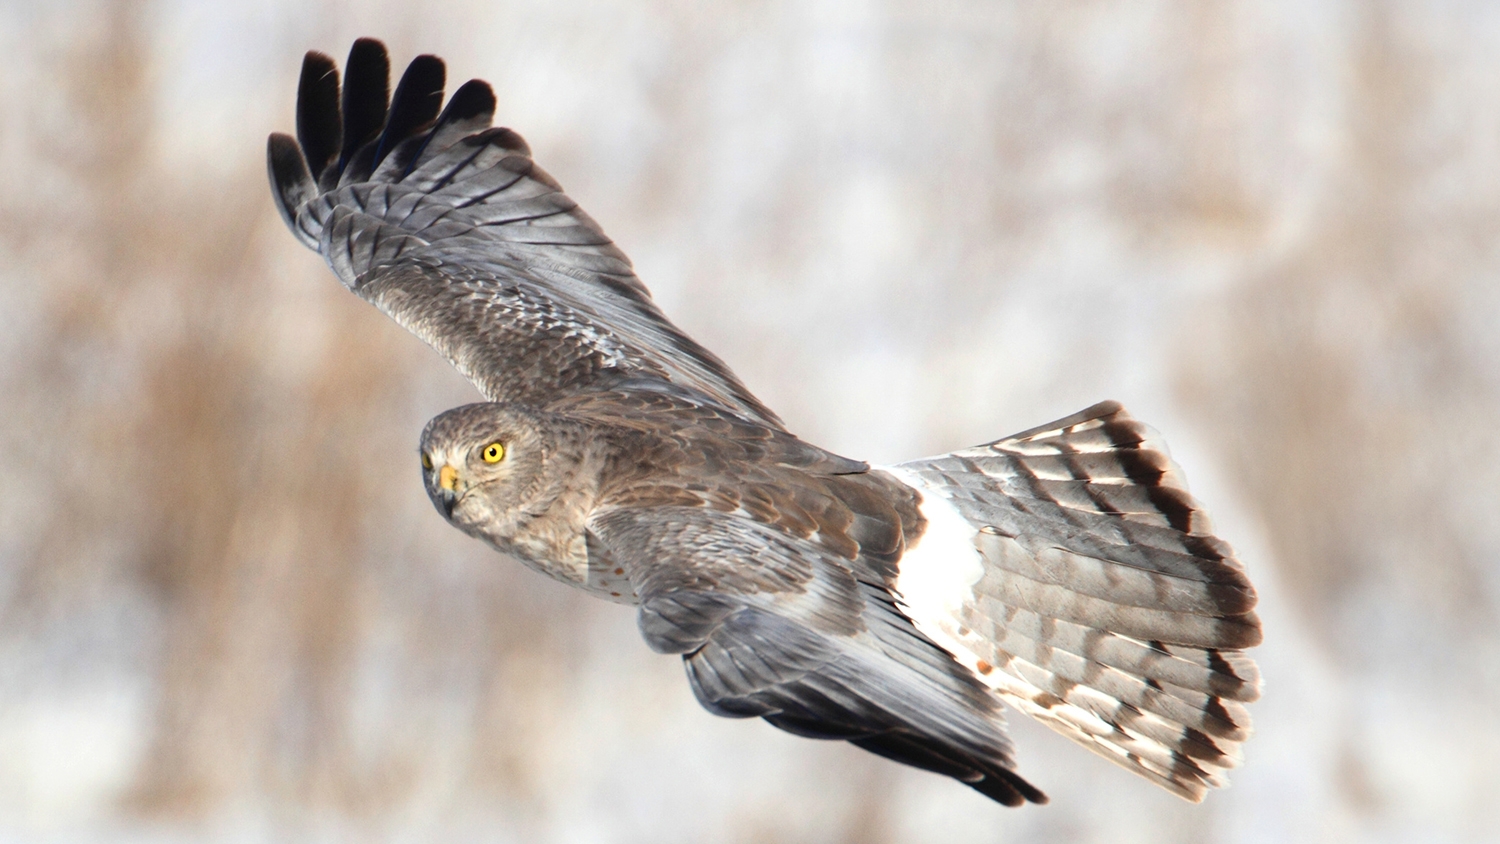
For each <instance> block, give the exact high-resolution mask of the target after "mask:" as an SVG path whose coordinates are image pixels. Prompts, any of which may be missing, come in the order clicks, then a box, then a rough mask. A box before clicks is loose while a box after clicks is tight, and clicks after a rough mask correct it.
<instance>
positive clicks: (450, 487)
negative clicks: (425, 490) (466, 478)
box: [438, 463, 458, 518]
mask: <svg viewBox="0 0 1500 844" xmlns="http://www.w3.org/2000/svg"><path fill="white" fill-rule="evenodd" d="M438 498H439V501H440V503H441V505H442V508H443V515H444V516H447V517H449V518H452V517H453V508H454V506H455V505H457V504H458V470H457V469H455V468H453V467H452V466H451V465H449V464H447V463H444V464H443V468H441V469H439V470H438Z"/></svg>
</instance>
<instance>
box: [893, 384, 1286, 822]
mask: <svg viewBox="0 0 1500 844" xmlns="http://www.w3.org/2000/svg"><path fill="white" fill-rule="evenodd" d="M888 471H890V472H891V473H892V474H893V475H895V476H896V477H897V478H898V479H900V480H902V481H903V482H905V483H907V484H908V485H910V486H912V487H914V488H916V489H917V490H918V491H919V492H920V493H921V494H922V495H923V504H922V510H923V515H924V516H925V517H927V518H928V525H929V526H928V531H929V533H930V534H933V535H936V534H939V533H941V534H943V536H942V537H941V538H930V537H929V536H927V535H924V536H923V537H920V538H918V540H917V542H916V544H915V545H914V547H913V548H912V549H910V550H909V551H908V554H907V556H906V557H903V559H902V561H901V566H902V569H901V578H900V579H898V583H897V586H898V591H900V590H902V589H904V588H905V586H904V585H903V584H909V585H910V588H906V592H909V593H910V594H909V595H905V597H904V601H903V606H904V607H905V608H906V611H907V612H908V614H909V615H910V616H911V617H912V619H913V621H914V622H916V624H917V626H918V627H919V629H922V630H923V632H925V633H927V634H928V635H929V636H930V637H932V638H933V639H934V641H937V642H939V643H940V644H942V645H943V646H944V647H945V648H946V649H948V650H949V651H950V652H951V653H953V654H954V656H955V658H957V659H958V660H959V661H960V662H961V663H963V664H965V665H967V666H969V667H970V668H971V669H972V670H973V671H974V672H975V674H976V675H977V676H979V677H980V678H981V679H982V680H984V681H985V682H986V683H987V684H989V685H990V687H991V688H993V689H994V690H995V692H996V693H997V694H998V695H999V696H1000V697H1001V698H1002V699H1003V700H1005V701H1007V702H1008V703H1010V704H1011V705H1013V706H1015V707H1016V708H1017V709H1019V710H1020V711H1022V712H1025V713H1027V714H1028V715H1031V716H1033V717H1035V718H1037V719H1038V720H1040V721H1042V722H1043V723H1046V724H1047V725H1048V726H1050V727H1052V728H1053V729H1055V730H1057V731H1058V732H1060V733H1062V734H1064V735H1066V736H1068V737H1069V738H1071V739H1073V740H1074V741H1077V742H1079V743H1080V744H1083V745H1084V746H1086V747H1088V748H1089V749H1091V750H1094V751H1095V752H1097V753H1099V754H1100V755H1102V756H1104V757H1105V758H1107V759H1110V760H1111V761H1114V762H1116V763H1118V764H1120V765H1123V766H1125V767H1126V768H1129V769H1130V770H1132V771H1134V772H1135V773H1137V774H1140V775H1141V776H1144V777H1146V778H1147V779H1150V780H1152V781H1153V782H1156V783H1157V784H1159V785H1161V786H1163V787H1165V788H1167V789H1169V790H1171V791H1172V792H1173V793H1176V794H1178V795H1180V796H1182V797H1185V798H1187V799H1189V800H1193V801H1197V800H1201V799H1202V798H1203V796H1204V794H1205V793H1206V792H1207V790H1208V789H1209V788H1212V787H1217V786H1222V785H1224V784H1225V778H1224V772H1225V771H1227V770H1228V769H1230V768H1233V767H1235V766H1237V765H1238V764H1239V763H1240V759H1241V752H1240V747H1241V744H1242V743H1243V742H1244V741H1245V740H1246V739H1248V738H1249V736H1250V732H1251V726H1250V716H1249V713H1248V711H1247V710H1246V708H1245V705H1244V704H1245V703H1246V702H1248V701H1252V700H1255V699H1256V698H1257V697H1258V696H1259V693H1260V674H1259V671H1258V670H1257V669H1256V667H1255V663H1254V662H1253V661H1252V660H1251V659H1249V658H1248V657H1247V656H1245V655H1244V653H1243V650H1244V649H1245V648H1249V647H1253V646H1254V645H1256V644H1259V642H1260V640H1261V632H1260V621H1259V619H1258V618H1257V617H1256V615H1255V613H1254V607H1255V603H1256V595H1255V589H1254V587H1253V586H1252V585H1251V584H1250V581H1249V578H1248V577H1246V575H1245V572H1244V567H1243V566H1242V565H1241V564H1240V562H1239V560H1238V559H1236V558H1235V556H1234V551H1233V550H1232V549H1231V548H1230V547H1229V545H1228V544H1227V543H1225V542H1224V541H1223V540H1221V539H1218V538H1217V537H1215V536H1213V535H1212V527H1211V523H1210V521H1209V519H1208V516H1207V515H1206V514H1205V513H1204V512H1203V510H1202V508H1201V507H1200V506H1199V505H1198V503H1197V502H1196V501H1195V500H1194V499H1193V497H1192V496H1191V495H1190V494H1188V492H1187V488H1186V485H1185V484H1184V482H1183V480H1182V475H1181V472H1180V471H1179V470H1178V468H1177V467H1176V466H1175V465H1174V464H1173V463H1172V461H1171V459H1170V458H1169V457H1168V456H1167V452H1166V448H1165V445H1164V444H1163V443H1162V442H1161V439H1160V437H1159V436H1158V435H1157V434H1156V433H1155V432H1154V431H1152V430H1151V429H1150V428H1147V427H1146V426H1145V425H1143V424H1141V423H1139V422H1137V421H1135V420H1134V419H1131V418H1130V417H1129V416H1128V415H1127V414H1126V413H1125V411H1124V410H1123V409H1122V408H1121V407H1120V405H1118V404H1117V403H1114V402H1105V403H1102V404H1099V405H1095V406H1094V407H1091V408H1089V409H1087V410H1085V411H1082V412H1081V413H1077V414H1074V415H1073V416H1069V417H1067V418H1065V419H1060V420H1058V421H1056V422H1052V423H1049V424H1047V425H1043V426H1040V427H1038V428H1034V429H1032V430H1030V431H1026V432H1023V433H1021V434H1017V435H1015V436H1013V437H1008V438H1006V439H1003V440H999V441H996V442H993V443H989V444H987V445H983V446H979V447H976V448H971V449H966V450H963V451H959V452H954V453H952V454H947V455H942V456H940V457H935V458H929V459H926V460H918V461H913V462H911V463H905V464H902V465H901V466H898V467H894V468H893V469H890V470H888ZM946 513H952V514H956V515H954V516H947V515H944V514H946ZM950 534H951V535H950ZM960 540H961V541H960ZM924 541H926V542H928V543H929V544H928V546H927V547H926V548H924V547H923V544H922V543H923V542H924ZM968 549H972V551H971V550H968ZM918 551H925V552H926V553H915V552H918ZM965 554H977V556H978V558H979V560H980V561H981V566H980V573H979V575H978V576H977V579H976V578H975V577H974V576H973V575H972V574H970V573H968V572H972V571H974V569H973V568H972V567H969V566H967V565H965V561H963V560H960V559H956V558H954V555H957V556H962V555H965ZM919 568H920V569H921V571H918V569H919ZM945 569H946V572H947V573H946V575H945ZM945 576H946V577H947V578H948V579H947V580H944V578H945Z"/></svg>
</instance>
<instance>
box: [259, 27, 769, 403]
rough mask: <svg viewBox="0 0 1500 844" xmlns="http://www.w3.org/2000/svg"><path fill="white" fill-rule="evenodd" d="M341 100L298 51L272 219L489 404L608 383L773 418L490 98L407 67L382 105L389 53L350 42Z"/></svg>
mask: <svg viewBox="0 0 1500 844" xmlns="http://www.w3.org/2000/svg"><path fill="white" fill-rule="evenodd" d="M345 74H346V78H345V80H344V85H343V87H342V88H340V85H339V75H338V70H337V68H336V67H335V65H334V62H333V60H332V59H330V58H329V57H327V56H325V55H322V54H320V53H308V54H307V58H306V60H305V61H304V62H303V66H302V81H301V85H300V88H299V90H298V96H297V138H296V139H293V138H291V137H289V136H287V135H282V134H274V135H272V136H271V138H270V142H269V147H268V166H269V171H270V177H271V187H272V194H273V196H274V197H275V200H276V204H277V207H278V208H279V209H280V211H281V214H282V217H283V218H285V220H286V223H287V225H288V226H289V227H291V229H292V231H293V233H295V234H296V235H297V236H298V237H299V238H300V239H301V240H302V242H303V243H305V244H307V245H308V246H310V247H312V248H313V249H316V250H317V251H318V252H320V253H321V254H322V255H323V257H324V258H325V259H327V261H328V263H329V265H330V266H332V267H333V270H334V272H335V273H336V274H337V275H338V277H339V280H340V281H342V282H343V283H344V286H346V287H348V288H349V289H350V290H352V291H354V292H355V293H357V294H359V295H360V296H361V297H363V298H364V299H366V300H368V301H370V302H371V303H373V304H374V305H375V306H376V307H378V308H380V309H381V310H382V311H384V312H385V313H386V314H387V315H389V316H390V317H391V318H393V319H395V320H396V321H397V322H398V323H400V324H401V325H402V326H403V327H405V328H406V329H407V330H408V331H411V332H412V333H413V334H416V335H417V336H418V337H421V338H422V339H423V340H425V341H426V342H427V343H428V344H430V345H431V346H432V347H433V348H435V349H437V351H438V352H440V353H441V354H443V355H444V356H445V357H447V358H448V360H450V361H451V362H452V363H453V365H454V366H455V367H457V368H458V370H459V371H460V372H462V373H463V374H464V375H465V376H466V377H467V378H468V379H469V380H470V381H472V382H473V383H474V385H475V386H477V387H478V388H479V390H480V392H482V393H484V395H485V396H487V397H488V398H490V399H491V400H496V401H499V400H505V401H516V402H523V403H529V404H534V405H539V404H543V403H545V402H546V401H549V400H552V399H555V398H557V397H558V396H560V395H566V394H569V393H576V392H583V391H589V390H595V389H607V388H610V387H617V386H622V385H625V386H629V387H630V388H632V389H644V390H656V391H664V392H669V393H677V394H683V393H689V394H694V395H695V397H696V398H697V400H699V401H704V402H707V403H712V404H715V405H718V406H720V407H723V408H725V409H728V410H730V411H733V412H735V413H737V414H740V415H743V416H745V417H747V418H750V419H754V420H756V421H759V422H761V423H763V424H766V425H769V426H772V427H776V428H780V427H781V422H780V420H778V419H777V418H776V416H775V414H773V413H771V411H770V410H768V409H767V408H766V407H765V406H764V405H762V404H761V403H760V402H759V401H758V400H757V399H756V398H755V397H754V396H753V395H751V394H750V392H749V390H747V389H746V388H745V386H744V385H743V384H741V383H740V381H739V379H737V378H736V377H735V376H734V374H733V373H732V372H730V371H729V368H728V367H727V366H725V365H724V363H723V362H722V361H720V360H719V359H718V358H717V357H715V356H714V355H713V354H712V353H710V352H709V351H708V350H706V349H704V348H703V347H702V346H700V345H698V344H697V343H695V342H694V341H693V340H691V339H690V338H688V337H687V336H686V335H685V334H683V333H682V332H681V331H679V330H678V329H677V328H676V327H675V326H674V325H672V323H671V322H670V321H668V320H667V318H666V317H665V316H664V315H663V314H662V312H661V310H660V309H659V308H657V306H656V305H655V303H654V302H652V300H651V296H650V293H648V292H647V290H646V288H645V286H644V285H642V284H641V282H640V280H639V279H637V278H636V276H635V274H634V272H633V271H632V270H631V265H630V260H629V259H628V258H626V257H625V254H624V253H623V252H621V251H620V250H619V249H618V248H617V247H616V246H615V245H614V244H613V243H612V242H610V240H609V238H608V237H606V236H605V235H604V233H603V232H602V231H601V230H600V229H599V226H598V224H597V223H595V222H594V221H593V220H592V219H590V218H589V216H588V215H587V214H585V213H584V212H583V211H582V210H581V209H580V208H579V207H578V206H577V204H576V203H574V202H573V201H572V200H571V199H569V198H568V197H567V195H566V194H564V193H563V192H562V188H561V187H560V186H559V185H558V183H557V182H556V181H555V180H553V179H552V177H551V176H548V175H547V174H546V173H545V172H543V171H542V169H541V168H539V167H537V166H536V165H535V164H534V163H533V162H532V160H531V153H530V150H529V149H528V148H527V146H526V142H525V141H523V140H522V139H521V137H520V136H519V135H517V134H516V133H514V132H512V131H510V130H509V129H500V128H491V126H490V121H491V119H492V118H493V116H494V111H495V96H494V94H493V92H492V91H491V90H490V87H489V85H488V84H486V83H484V82H482V81H478V80H473V81H470V82H467V83H465V84H464V85H463V86H461V87H460V88H459V89H458V91H456V92H455V93H454V95H453V97H452V98H451V99H450V100H449V101H448V104H447V106H446V107H444V106H443V87H444V77H445V71H444V66H443V63H442V61H441V60H440V59H438V58H436V57H434V56H418V57H417V58H416V59H415V60H413V61H412V63H411V65H410V66H409V67H408V68H407V70H406V73H405V74H404V75H403V76H402V78H401V82H400V84H398V85H397V86H396V91H395V94H394V96H392V97H391V98H390V99H389V101H387V90H388V88H387V86H388V74H389V60H388V58H387V56H386V51H385V46H384V45H382V44H381V43H380V42H378V41H374V40H370V39H361V40H359V41H356V42H355V43H354V47H353V49H351V50H350V52H349V61H348V63H347V65H346V67H345Z"/></svg>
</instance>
